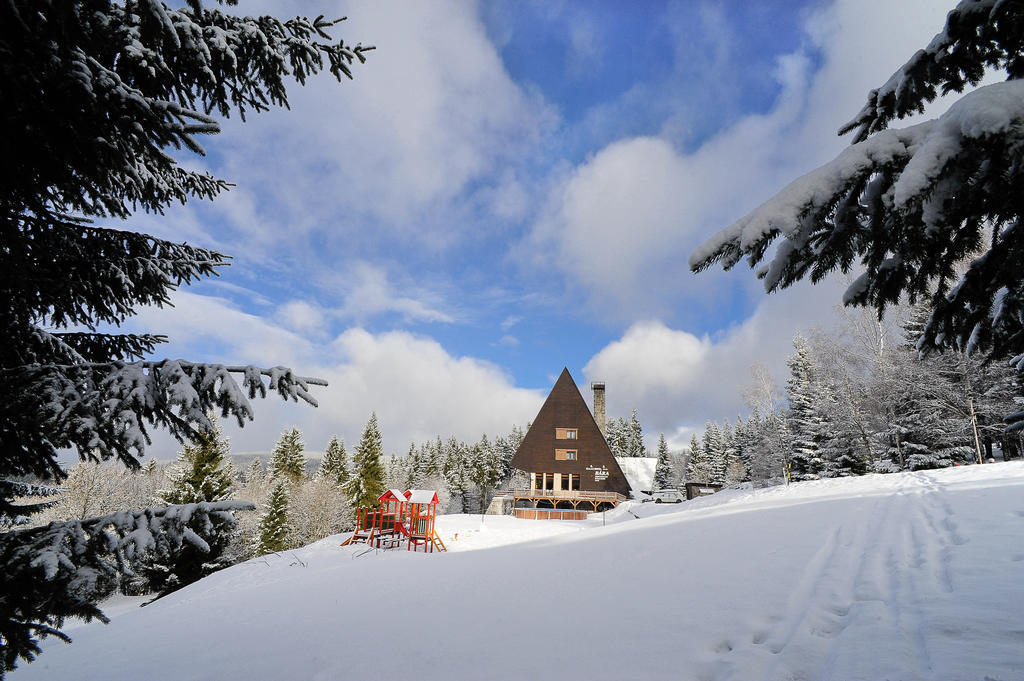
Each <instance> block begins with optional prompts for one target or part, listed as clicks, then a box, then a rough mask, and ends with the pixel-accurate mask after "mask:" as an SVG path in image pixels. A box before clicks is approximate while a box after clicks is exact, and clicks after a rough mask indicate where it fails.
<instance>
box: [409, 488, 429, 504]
mask: <svg viewBox="0 0 1024 681" xmlns="http://www.w3.org/2000/svg"><path fill="white" fill-rule="evenodd" d="M405 495H406V496H407V497H408V498H409V502H410V503H413V504H436V503H437V492H436V491H434V490H432V489H411V490H409V491H408V492H406V493H405Z"/></svg>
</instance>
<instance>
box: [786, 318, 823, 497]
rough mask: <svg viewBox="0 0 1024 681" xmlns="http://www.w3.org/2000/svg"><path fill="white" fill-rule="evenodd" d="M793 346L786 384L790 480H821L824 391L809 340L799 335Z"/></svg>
mask: <svg viewBox="0 0 1024 681" xmlns="http://www.w3.org/2000/svg"><path fill="white" fill-rule="evenodd" d="M793 347H794V348H795V350H796V352H795V353H794V354H793V355H792V356H791V357H790V358H789V360H788V361H787V364H788V365H789V372H790V376H789V380H788V381H786V396H787V398H788V399H789V412H788V414H787V415H786V423H787V426H788V427H789V432H790V454H789V465H790V477H791V479H792V480H813V479H815V478H817V477H818V473H819V472H820V470H821V465H822V462H821V456H820V452H819V449H820V446H819V445H820V441H821V438H822V432H823V426H824V419H823V418H822V415H821V412H820V411H819V404H820V399H821V392H820V390H818V385H817V383H816V381H815V376H814V366H813V362H812V361H811V352H810V348H809V346H808V345H807V341H806V340H804V338H803V336H801V335H799V334H797V335H796V336H794V337H793Z"/></svg>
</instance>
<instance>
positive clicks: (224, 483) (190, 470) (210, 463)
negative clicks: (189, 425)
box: [160, 418, 234, 504]
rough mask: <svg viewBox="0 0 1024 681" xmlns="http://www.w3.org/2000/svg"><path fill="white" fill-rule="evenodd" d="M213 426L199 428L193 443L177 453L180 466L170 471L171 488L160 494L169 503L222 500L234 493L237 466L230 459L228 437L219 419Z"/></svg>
mask: <svg viewBox="0 0 1024 681" xmlns="http://www.w3.org/2000/svg"><path fill="white" fill-rule="evenodd" d="M211 421H213V427H212V428H208V429H206V430H203V431H200V433H199V434H198V435H197V436H196V438H195V439H194V440H193V442H192V444H187V445H185V446H184V447H182V449H181V451H180V452H179V453H178V466H177V469H176V470H174V471H172V472H171V474H170V478H171V489H169V490H164V491H162V492H161V493H160V499H161V500H162V501H164V502H165V503H168V504H195V503H197V502H200V501H221V500H222V499H227V498H228V497H229V496H231V488H232V486H233V485H234V468H233V466H232V465H231V461H230V459H229V458H228V457H229V456H230V451H229V447H228V439H227V438H226V437H224V433H223V432H222V431H221V428H220V425H218V424H217V422H216V420H215V419H213V418H211Z"/></svg>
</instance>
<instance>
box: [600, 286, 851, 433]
mask: <svg viewBox="0 0 1024 681" xmlns="http://www.w3.org/2000/svg"><path fill="white" fill-rule="evenodd" d="M841 287H842V284H841V283H839V282H838V281H836V280H834V279H830V280H828V281H825V282H823V283H821V284H819V285H817V286H811V285H810V284H798V285H796V286H794V287H792V288H790V289H787V290H786V291H783V292H780V293H778V294H773V295H771V296H769V297H767V298H765V300H764V302H763V303H762V304H761V305H760V306H759V307H758V309H757V311H756V312H755V313H754V314H753V315H752V316H751V317H750V318H748V319H747V320H746V321H744V322H743V323H742V324H739V325H737V326H734V327H731V328H729V329H727V330H725V331H724V332H723V333H722V334H721V335H719V336H716V337H708V336H701V337H699V338H698V337H697V336H696V335H694V334H692V333H688V332H686V331H684V330H679V329H672V328H669V327H668V326H667V325H665V324H664V323H663V322H660V321H644V322H637V323H635V324H633V325H632V326H630V327H629V328H628V329H627V330H626V332H625V333H624V334H623V335H622V337H621V338H619V339H618V340H616V341H613V342H611V343H609V344H608V345H606V346H605V347H604V348H602V349H601V350H600V351H599V352H598V353H597V354H595V355H594V356H593V357H592V358H591V359H590V361H589V362H588V363H587V364H586V366H585V367H584V374H585V375H586V377H587V380H588V381H592V380H598V381H605V383H606V384H607V399H608V414H609V416H623V415H627V414H629V412H630V410H632V409H634V408H635V409H637V410H638V411H639V415H640V420H641V423H642V424H643V425H644V428H645V435H646V439H647V440H648V442H649V444H653V443H654V441H655V440H656V439H657V434H658V433H659V432H664V433H666V435H667V436H668V437H669V438H670V440H671V444H672V446H673V447H676V448H678V447H682V446H684V445H685V444H686V441H687V440H688V438H689V435H690V432H692V430H693V429H694V428H697V429H700V428H702V427H703V424H704V422H705V421H707V420H712V421H718V422H720V421H722V420H723V419H725V418H728V419H730V420H731V421H732V420H735V418H736V416H737V414H745V413H747V408H746V406H745V405H744V403H743V398H742V391H743V389H744V388H745V387H746V386H748V385H749V384H750V383H751V376H750V367H751V366H752V365H753V364H755V363H757V362H761V363H764V364H766V365H767V366H768V368H769V370H770V371H771V372H772V373H773V374H774V376H775V377H776V379H777V380H778V381H779V382H780V384H782V383H784V382H785V379H786V367H785V358H786V357H787V356H788V355H790V354H791V353H792V344H791V341H792V335H793V334H794V333H795V332H796V331H797V330H799V329H805V328H808V327H811V326H816V325H821V326H823V327H826V328H827V327H830V326H832V324H833V319H832V317H831V315H829V314H828V312H827V311H828V309H829V308H828V305H827V304H826V305H823V304H822V300H823V299H824V300H828V299H832V300H835V299H837V298H838V296H839V292H840V291H841ZM823 310H824V311H825V316H823Z"/></svg>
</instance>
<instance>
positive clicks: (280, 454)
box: [268, 426, 306, 485]
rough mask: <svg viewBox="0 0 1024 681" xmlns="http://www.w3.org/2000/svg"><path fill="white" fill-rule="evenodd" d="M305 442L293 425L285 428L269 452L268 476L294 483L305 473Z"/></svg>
mask: <svg viewBox="0 0 1024 681" xmlns="http://www.w3.org/2000/svg"><path fill="white" fill-rule="evenodd" d="M305 448H306V444H305V443H304V442H303V441H302V433H301V432H299V429H298V428H296V427H295V426H292V427H291V428H286V429H285V430H284V432H283V433H281V437H280V438H278V440H277V444H276V445H274V451H273V452H271V454H270V464H269V465H268V472H269V473H270V477H272V478H278V479H281V480H285V481H287V482H289V483H291V484H293V485H294V484H296V483H298V482H299V481H300V480H302V477H303V476H304V475H305V474H306V455H305V453H304V450H305Z"/></svg>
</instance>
